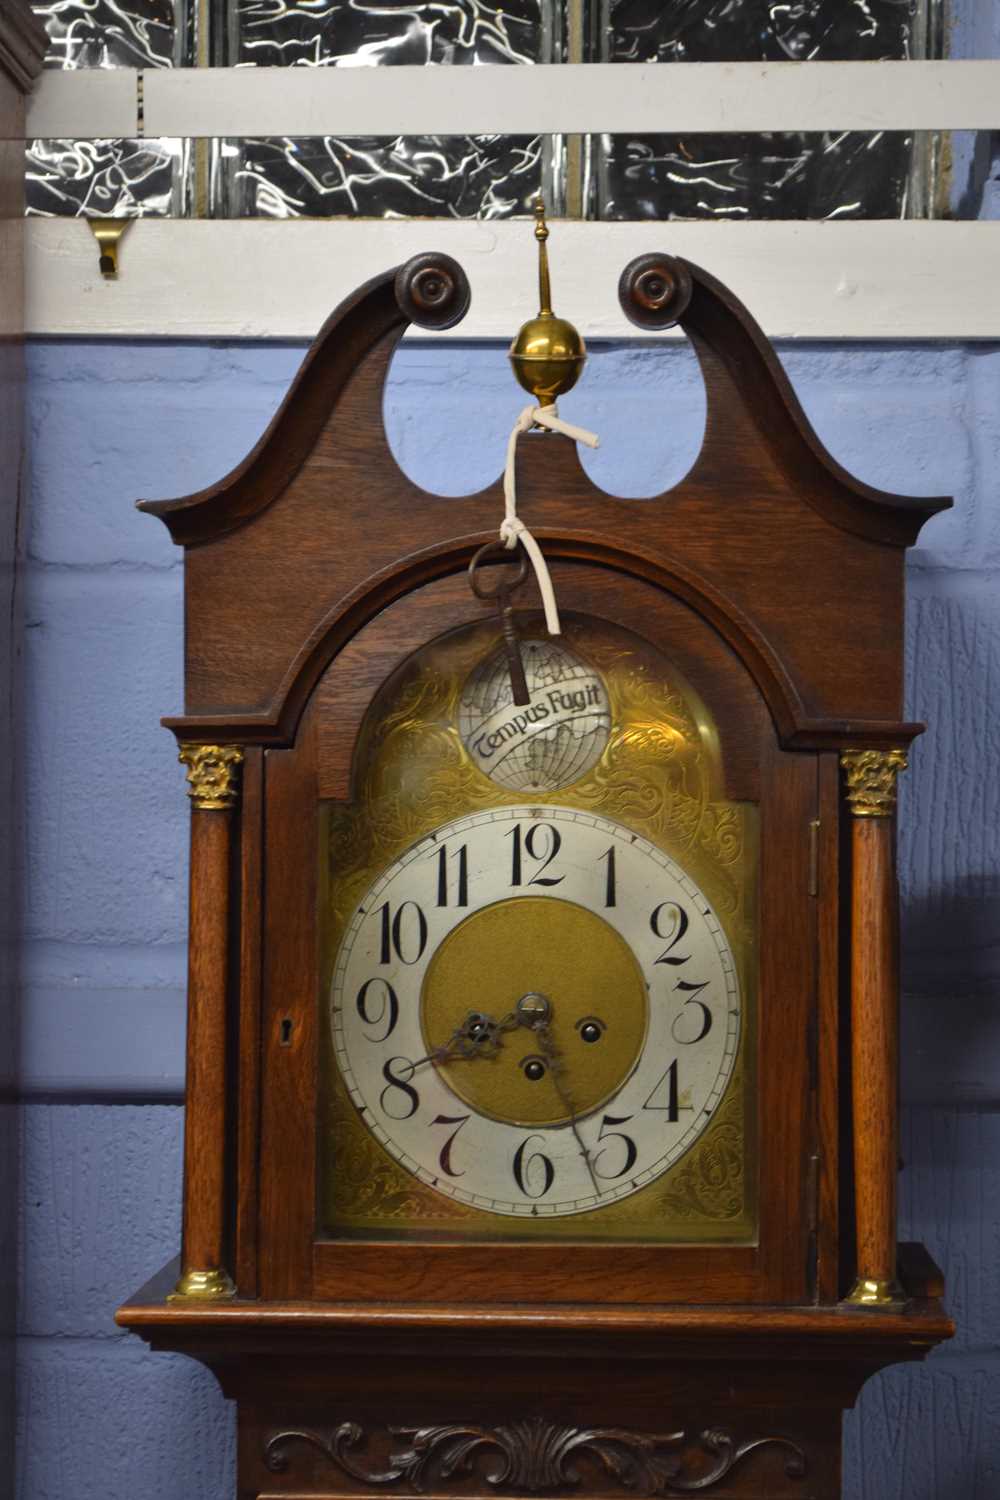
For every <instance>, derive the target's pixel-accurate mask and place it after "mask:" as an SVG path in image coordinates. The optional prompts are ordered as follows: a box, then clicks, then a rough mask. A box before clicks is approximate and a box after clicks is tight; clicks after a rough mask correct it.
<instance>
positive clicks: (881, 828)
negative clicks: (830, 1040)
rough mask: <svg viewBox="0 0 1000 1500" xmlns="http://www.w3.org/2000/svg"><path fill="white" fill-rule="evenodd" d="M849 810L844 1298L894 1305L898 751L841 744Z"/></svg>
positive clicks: (902, 762)
mask: <svg viewBox="0 0 1000 1500" xmlns="http://www.w3.org/2000/svg"><path fill="white" fill-rule="evenodd" d="M840 760H841V765H842V766H843V769H844V775H845V778H846V783H847V801H848V804H849V806H850V809H851V815H852V824H853V827H852V838H851V842H852V850H853V858H852V869H853V874H852V885H851V933H852V938H853V942H852V957H851V1068H852V1094H853V1104H854V1197H855V1211H856V1218H857V1277H856V1279H855V1282H854V1286H853V1287H852V1289H851V1291H850V1293H849V1295H848V1297H847V1301H848V1302H849V1303H852V1304H854V1305H858V1306H862V1307H893V1306H896V1305H898V1303H899V1302H900V1300H901V1293H900V1290H899V1287H898V1284H897V1282H896V1180H897V1176H898V1172H899V1125H898V1067H899V955H898V913H897V909H896V906H897V899H898V898H897V893H896V869H895V836H896V826H895V818H894V813H895V806H896V775H897V773H898V772H899V771H903V770H905V769H906V756H905V754H904V753H903V751H902V750H845V751H843V753H842V754H841V757H840Z"/></svg>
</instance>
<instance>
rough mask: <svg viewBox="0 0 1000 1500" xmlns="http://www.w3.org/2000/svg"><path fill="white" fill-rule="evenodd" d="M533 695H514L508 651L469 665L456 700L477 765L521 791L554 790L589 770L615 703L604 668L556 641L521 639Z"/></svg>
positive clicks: (600, 750) (462, 731)
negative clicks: (523, 698)
mask: <svg viewBox="0 0 1000 1500" xmlns="http://www.w3.org/2000/svg"><path fill="white" fill-rule="evenodd" d="M521 660H522V661H523V663H524V675H525V679H526V681H527V684H528V692H529V693H530V695H531V702H530V703H526V704H524V705H521V706H518V705H515V703H514V697H513V691H512V689H511V682H510V671H509V668H508V666H507V658H506V655H505V654H504V652H503V651H498V652H495V653H494V654H493V655H492V656H489V657H487V658H486V660H485V661H483V662H480V664H479V666H477V667H476V668H475V670H474V671H473V672H471V673H470V675H469V678H468V680H467V682H466V684H465V687H464V688H463V690H462V697H461V701H460V703H459V708H458V728H459V733H460V734H461V736H462V743H463V744H464V745H465V748H466V750H467V751H468V752H469V754H470V756H471V757H472V759H473V761H474V762H475V764H476V765H477V766H478V767H479V769H480V770H481V771H483V772H485V774H486V775H487V776H489V777H490V778H491V779H492V780H493V781H496V782H497V783H499V785H500V786H505V787H508V788H509V789H510V790H511V791H516V792H555V791H558V790H559V788H560V787H564V786H569V785H570V784H571V783H572V782H574V781H579V779H580V777H581V776H584V775H586V773H587V772H588V771H589V770H590V768H591V767H592V766H593V765H595V764H596V762H597V761H598V760H599V759H600V757H601V755H602V753H603V751H604V747H605V745H606V744H607V742H608V734H609V732H610V728H611V711H610V706H609V703H608V694H607V689H606V688H605V686H604V682H603V680H602V678H601V676H600V674H599V673H598V672H596V671H595V670H594V668H593V667H589V666H587V665H586V663H584V662H582V661H581V660H580V659H579V657H577V656H574V655H573V653H572V652H571V651H568V650H567V649H566V647H565V646H561V645H557V644H556V642H554V641H544V640H534V639H530V640H525V641H522V642H521Z"/></svg>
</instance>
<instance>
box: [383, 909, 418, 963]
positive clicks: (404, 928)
mask: <svg viewBox="0 0 1000 1500" xmlns="http://www.w3.org/2000/svg"><path fill="white" fill-rule="evenodd" d="M378 916H379V917H380V918H381V947H380V954H379V963H383V964H390V963H392V959H393V954H395V956H396V957H397V958H398V959H399V961H400V963H404V964H416V963H419V962H420V960H421V959H422V958H423V956H424V949H425V948H426V947H427V918H426V917H425V916H424V914H423V911H422V909H421V908H420V907H419V906H418V905H417V903H416V902H415V901H404V902H403V903H402V904H401V905H400V907H399V908H398V910H397V911H396V914H395V916H393V914H392V908H391V906H390V905H389V902H388V901H383V902H382V905H381V906H380V907H379V908H378Z"/></svg>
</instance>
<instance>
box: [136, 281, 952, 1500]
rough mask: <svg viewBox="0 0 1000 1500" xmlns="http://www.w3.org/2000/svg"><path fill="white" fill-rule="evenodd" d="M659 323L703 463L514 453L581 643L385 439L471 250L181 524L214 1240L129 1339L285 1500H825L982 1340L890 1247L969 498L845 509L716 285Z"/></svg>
mask: <svg viewBox="0 0 1000 1500" xmlns="http://www.w3.org/2000/svg"><path fill="white" fill-rule="evenodd" d="M620 296H621V300H622V304H623V307H624V308H625V311H626V312H627V313H628V315H629V316H630V317H631V318H632V319H633V321H634V322H636V323H637V324H638V325H639V326H640V327H642V328H645V329H661V328H664V327H667V326H669V325H670V324H673V323H680V325H681V326H682V327H683V329H684V331H685V332H686V334H687V335H688V337H689V338H690V340H691V341H692V343H693V345H694V348H695V350H696V352H697V355H698V358H699V360H700V362H701V368H702V372H703V375H704V379H705V383H706V387H707V394H708V417H707V425H706V431H705V439H704V445H703V447H702V451H701V454H700V456H699V458H698V460H697V462H696V464H695V466H694V468H693V470H692V471H691V473H690V474H689V475H688V477H687V478H686V479H685V480H684V481H683V482H682V483H681V484H680V485H678V486H677V487H676V488H674V489H672V490H670V491H669V492H668V493H665V494H663V495H661V496H660V497H659V498H657V499H654V500H644V501H629V500H620V499H614V498H611V497H609V496H608V495H606V494H604V493H602V492H600V491H598V490H597V489H596V488H595V487H594V486H593V485H592V484H591V482H590V481H589V479H588V478H587V477H586V475H585V473H584V472H583V470H582V468H581V466H580V464H579V461H578V458H577V453H576V449H575V445H574V444H573V443H572V442H571V441H570V440H569V439H567V438H566V437H564V436H559V435H553V434H552V433H549V432H530V433H527V434H526V435H525V436H524V437H523V438H522V439H521V442H520V446H519V450H518V458H517V471H516V472H517V482H518V493H519V501H520V506H521V513H522V515H523V516H524V517H525V518H526V519H527V520H528V522H529V523H530V527H531V531H532V533H533V535H534V537H535V539H536V540H537V541H538V543H539V545H540V547H541V549H542V551H543V552H544V555H545V557H546V559H547V561H548V565H549V568H550V570H551V575H552V580H553V583H554V586H555V591H556V594H557V596H558V599H559V604H560V609H561V624H562V630H561V634H559V635H551V634H550V633H549V632H548V630H547V629H546V620H545V617H544V615H543V613H542V610H541V608H540V607H539V600H538V598H537V596H536V595H535V594H534V592H533V585H532V584H531V583H530V582H529V583H524V582H523V580H522V579H521V575H520V573H517V575H516V576H512V572H511V569H512V566H513V564H512V563H509V562H505V561H503V560H502V559H501V560H499V561H497V560H496V558H495V552H490V550H489V549H488V548H487V544H489V543H491V542H494V541H495V539H496V527H497V522H498V519H499V517H500V516H501V514H502V512H503V505H502V498H501V492H500V487H499V485H498V486H495V487H493V488H491V489H489V490H487V491H485V492H484V493H482V494H479V495H474V496H469V497H467V498H464V499H459V500H444V499H441V498H440V497H436V496H432V495H428V494H426V493H424V492H422V491H421V490H420V489H419V488H417V487H416V486H415V485H414V484H413V483H412V482H411V481H410V480H408V479H407V478H406V476H405V475H403V474H402V473H401V472H400V470H399V469H398V467H397V465H396V463H395V461H394V459H393V457H392V455H391V453H390V450H389V447H388V445H387V442H386V437H385V433H384V429H383V422H382V404H383V384H384V379H385V374H386V370H387V367H388V363H389V360H390V358H391V356H392V352H393V349H394V348H395V346H396V343H397V342H398V340H399V338H400V336H401V334H402V332H403V330H404V328H405V327H406V325H407V323H408V322H416V323H417V324H419V325H421V326H426V327H444V326H448V325H450V324H452V323H454V322H457V321H458V320H459V319H460V318H461V316H462V315H463V313H464V311H465V308H466V306H467V303H468V287H467V283H466V279H465V276H464V274H463V272H462V271H461V269H460V267H459V266H458V265H456V264H455V263H454V262H453V261H451V260H449V259H448V258H447V257H445V256H441V255H427V256H422V257H418V258H417V259H416V260H414V261H411V262H409V263H408V264H407V265H406V266H404V267H402V268H400V269H399V270H398V271H393V272H387V273H386V274H384V275H380V276H377V277H375V278H374V280H372V281H370V282H368V283H367V284H366V285H365V286H363V287H361V288H360V289H359V290H358V291H357V293H355V294H354V295H353V296H352V297H351V298H350V299H349V300H348V301H347V302H345V303H344V304H342V306H341V307H340V308H338V310H337V311H336V312H335V313H334V314H333V316H332V317H331V318H330V320H329V322H328V323H327V324H326V326H325V327H324V329H323V330H322V332H321V333H320V335H319V337H318V339H317V340H316V342H315V344H314V345H313V347H312V349H311V350H310V352H309V354H308V356H307V358H306V360H305V363H304V364H303V366H302V369H301V371H300V373H299V375H298V377H297V379H296V381H295V383H294V385H293V386H292V388H291V390H290V392H289V394H288V396H287V398H286V400H285V402H284V404H283V406H282V407H281V409H280V410H279V412H278V414H277V415H276V417H275V418H274V421H273V422H272V424H271V426H270V428H269V429H268V431H267V432H266V434H265V435H264V437H263V438H262V439H261V441H260V443H259V444H258V445H257V447H256V448H255V449H254V451H253V452H252V453H251V454H250V455H249V456H248V457H247V459H246V460H245V461H244V463H242V464H241V465H240V467H239V468H238V469H236V470H235V471H234V472H233V473H232V474H231V475H230V476H229V477H228V478H226V479H225V480H223V481H222V482H221V483H220V484H218V485H216V486H214V487H213V488H211V489H209V490H205V491H203V492H202V493H200V494H197V495H194V496H191V497H188V498H186V499H182V500H175V501H170V502H156V503H144V505H143V509H145V510H147V511H149V512H151V513H153V514H154V515H157V516H159V517H160V519H161V520H162V521H163V522H164V523H165V524H166V525H167V527H168V528H169V530H170V533H171V536H172V537H173V539H174V541H175V542H177V543H178V544H179V545H181V546H183V547H184V549H185V577H186V702H185V711H184V714H183V716H182V717H179V718H175V719H171V720H168V721H167V722H168V724H169V727H170V728H171V729H172V730H173V731H174V733H175V734H176V736H177V738H178V741H179V744H180V754H181V759H182V760H183V761H184V763H185V765H186V766H187V770H188V781H189V791H190V797H191V929H190V977H189V989H188V1006H189V1010H188V1079H187V1113H186V1133H185V1178H184V1225H183V1244H182V1253H181V1260H180V1264H179V1266H177V1265H175V1266H173V1267H169V1268H167V1269H166V1270H165V1272H164V1273H163V1275H162V1276H161V1277H160V1278H158V1279H157V1280H156V1281H154V1282H153V1283H151V1284H150V1285H149V1286H148V1287H146V1288H144V1289H143V1291H142V1292H141V1293H139V1294H138V1296H137V1297H136V1298H135V1299H134V1300H133V1301H132V1302H130V1303H128V1304H127V1305H126V1306H125V1307H124V1308H123V1309H122V1310H121V1311H120V1313H119V1321H120V1322H121V1323H122V1324H124V1325H125V1326H126V1327H129V1328H132V1329H135V1330H136V1331H137V1332H139V1333H141V1334H142V1335H143V1337H145V1338H146V1339H147V1340H148V1341H149V1342H150V1343H151V1344H152V1346H153V1347H154V1348H157V1349H168V1350H178V1351H181V1352H184V1353H187V1354H190V1355H193V1356H194V1357H195V1358H197V1359H199V1360H201V1361H203V1362H204V1363H205V1364H206V1365H208V1366H209V1368H211V1369H212V1370H213V1371H214V1372H215V1374H216V1375H217V1377H218V1379H219V1381H220V1383H221V1385H222V1388H223V1390H224V1391H225V1392H226V1393H227V1394H228V1395H230V1396H232V1397H235V1399H236V1401H237V1403H238V1413H239V1493H240V1496H241V1497H246V1500H249V1497H257V1500H263V1497H268V1500H277V1497H291V1496H295V1497H299V1500H304V1497H306V1496H310V1497H312V1496H317V1497H318V1496H324V1497H333V1496H338V1497H350V1500H361V1497H366V1496H372V1495H375V1494H378V1493H382V1492H386V1493H396V1494H401V1495H406V1494H412V1493H414V1492H419V1493H423V1494H427V1495H431V1496H434V1497H440V1500H445V1497H448V1496H452V1495H455V1496H481V1495H483V1494H486V1493H494V1492H496V1493H497V1494H499V1495H501V1496H507V1497H518V1496H528V1495H551V1496H553V1497H560V1496H565V1495H569V1494H580V1495H590V1496H595V1497H613V1496H618V1495H622V1494H625V1493H627V1492H635V1493H637V1494H650V1495H664V1496H671V1495H680V1494H687V1493H689V1492H699V1493H700V1492H705V1493H707V1494H712V1495H714V1496H718V1497H720V1500H721V1497H737V1496H738V1497H764V1496H767V1497H798V1500H807V1497H808V1500H833V1497H835V1496H838V1495H839V1494H840V1458H839V1450H840V1426H841V1415H842V1412H843V1410H844V1409H845V1408H847V1407H849V1406H850V1405H851V1404H852V1403H853V1401H854V1399H855V1397H856V1395H857V1392H858V1390H859V1388H860V1386H861V1385H862V1383H863V1382H864V1381H865V1380H866V1379H867V1378H868V1377H869V1376H870V1375H871V1374H872V1373H873V1372H875V1371H877V1370H878V1369H880V1368H881V1367H883V1366H884V1365H887V1364H890V1363H895V1362H897V1361H900V1360H907V1359H917V1358H920V1357H922V1356H923V1355H924V1354H925V1353H926V1352H927V1350H928V1349H930V1348H931V1347H932V1346H933V1345H934V1344H935V1343H936V1342H938V1341H939V1340H941V1339H943V1338H946V1337H948V1336H949V1334H950V1332H951V1324H950V1323H949V1321H948V1319H947V1317H946V1316H945V1314H944V1312H943V1310H942V1307H941V1303H940V1300H939V1299H940V1297H941V1295H942V1287H941V1279H940V1275H939V1273H938V1272H937V1270H936V1269H935V1267H934V1266H933V1264H932V1263H931V1262H930V1260H929V1258H928V1257H927V1255H926V1253H925V1252H924V1251H923V1250H922V1249H921V1248H920V1247H918V1246H902V1247H898V1246H897V1244H896V1222H895V1178H896V1171H897V1145H896V1097H895V1069H896V1063H897V1019H896V1018H897V975H896V941H897V938H896V902H897V896H896V889H895V883H894V872H893V843H894V791H895V782H896V778H897V775H898V774H899V773H900V772H901V771H902V770H903V769H904V768H905V764H906V748H907V746H908V744H909V742H910V740H911V739H912V737H913V736H914V735H915V734H917V733H918V732H919V730H920V728H921V726H920V725H916V724H907V723H903V722H901V699H902V618H903V559H904V552H905V548H906V547H907V545H909V544H910V543H912V542H913V541H914V539H915V537H916V535H917V533H918V531H919V529H920V526H921V525H922V523H923V522H924V521H925V520H926V519H927V518H928V517H929V516H930V515H932V514H934V513H935V512H936V511H937V510H939V509H941V508H942V507H943V506H944V505H946V504H947V503H948V502H947V501H943V500H914V499H904V498H902V497H899V496H896V495H890V494H885V493H882V492H879V491H876V490H873V489H871V488H870V487H868V486H866V485H864V484H862V483H860V482H859V481H857V480H855V479H853V478H852V477H851V476H850V475H848V474H847V473H845V472H844V470H843V469H841V468H840V467H839V466H838V465H837V464H836V463H835V462H834V461H833V460H832V459H831V458H830V456H829V455H828V454H827V453H826V452H825V451H824V450H823V448H822V447H821V445H820V443H819V442H818V440H817V438H816V437H815V435H814V434H813V432H812V431H811V429H810V427H809V425H808V423H807V422H806V420H805V418H804V416H803V414H802V412H801V410H800V408H799V406H798V403H797V402H796V400H795V397H794V395H793V393H792V391H791V389H790V387H789V385H788V383H787V381H786V379H785V377H784V375H783V373H782V371H781V369H780V366H779V365H778V363H777V361H776V360H775V358H774V356H773V354H772V352H771V350H770V348H769V346H768V344H767V342H766V340H765V339H764V338H763V335H762V334H761V332H760V330H759V329H758V328H757V327H756V325H755V324H754V323H753V321H752V319H751V318H750V317H749V315H748V314H747V312H746V311H745V309H744V308H742V307H741V306H740V304H739V303H738V302H737V301H736V299H735V298H734V297H733V296H732V294H731V293H729V292H728V291H727V290H726V289H725V288H724V287H722V286H720V285H719V284H718V283H717V282H716V281H714V280H713V278H712V277H711V276H709V275H707V274H706V273H705V272H704V271H702V270H700V269H699V268H697V267H696V266H692V265H689V264H687V263H685V262H682V261H678V260H673V259H671V258H670V257H668V256H646V257H642V258H641V259H640V260H638V261H635V262H633V263H632V264H631V265H630V266H629V267H627V268H626V270H625V272H624V274H623V276H622V280H621V286H620ZM543 313H545V315H546V316H549V317H551V310H550V309H548V310H547V311H546V309H545V307H543ZM524 352H525V351H524V350H522V353H524ZM529 353H530V351H529ZM570 353H571V354H572V357H573V358H580V357H582V353H581V351H579V350H575V349H574V350H571V351H570ZM525 357H527V355H526V356H525ZM448 420H449V415H448V413H447V411H442V412H441V414H440V421H441V423H442V426H444V425H445V424H446V423H447V421H448ZM664 420H670V412H669V410H665V412H664ZM483 548H487V554H485V555H484V554H483V553H482V552H481V549H483ZM470 563H473V564H474V569H473V574H474V576H473V583H477V580H478V586H477V587H476V589H475V591H473V590H470V587H469V576H468V575H469V568H470ZM480 563H481V564H482V568H481V569H480V571H479V573H477V572H476V568H478V567H479V564H480ZM516 585H520V586H519V587H517V588H516V591H515V586H516ZM491 595H493V596H495V598H494V599H493V600H492V601H491V598H490V596H491ZM497 599H499V603H500V604H501V605H502V606H507V613H506V616H504V613H503V609H502V608H501V609H500V610H499V611H498V608H497V603H496V600H497ZM512 657H516V658H517V661H516V663H512ZM515 665H516V666H517V668H518V670H519V671H520V673H521V674H522V680H520V682H519V681H518V678H517V674H516V673H515V671H514V666H515Z"/></svg>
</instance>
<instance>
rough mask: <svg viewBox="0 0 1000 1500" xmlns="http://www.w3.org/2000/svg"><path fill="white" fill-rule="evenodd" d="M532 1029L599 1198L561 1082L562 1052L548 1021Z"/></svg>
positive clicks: (569, 1097)
mask: <svg viewBox="0 0 1000 1500" xmlns="http://www.w3.org/2000/svg"><path fill="white" fill-rule="evenodd" d="M532 1029H533V1030H534V1031H535V1033H536V1035H537V1037H538V1045H539V1046H540V1047H541V1049H542V1051H543V1053H544V1054H545V1058H546V1061H547V1062H548V1065H549V1072H550V1073H551V1074H552V1082H553V1083H554V1084H555V1088H556V1093H557V1094H558V1095H559V1098H560V1100H561V1102H562V1106H563V1108H564V1109H565V1110H566V1111H567V1112H568V1114H569V1127H570V1129H571V1130H572V1132H573V1139H574V1140H575V1141H576V1144H577V1145H578V1146H579V1148H580V1155H581V1156H582V1157H583V1159H584V1161H585V1162H586V1163H587V1171H588V1172H589V1174H590V1180H591V1182H592V1183H593V1184H594V1192H595V1193H596V1194H597V1196H598V1198H599V1197H600V1196H601V1187H600V1184H599V1182H598V1181H597V1175H596V1173H595V1172H594V1164H593V1162H592V1161H591V1159H590V1152H589V1151H588V1150H587V1148H586V1146H585V1145H584V1144H583V1137H582V1136H581V1134H580V1130H579V1126H578V1125H577V1123H576V1105H575V1104H574V1103H573V1098H572V1095H571V1094H570V1092H569V1090H568V1089H567V1087H566V1085H565V1084H564V1082H563V1076H562V1075H563V1072H564V1068H563V1060H562V1053H561V1052H560V1051H559V1048H558V1047H557V1046H556V1044H555V1041H554V1039H553V1037H552V1032H551V1031H550V1029H549V1023H548V1021H538V1022H536V1023H535V1026H534V1027H533V1028H532Z"/></svg>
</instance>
